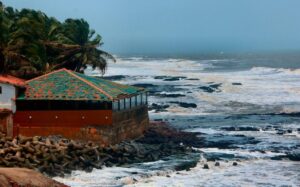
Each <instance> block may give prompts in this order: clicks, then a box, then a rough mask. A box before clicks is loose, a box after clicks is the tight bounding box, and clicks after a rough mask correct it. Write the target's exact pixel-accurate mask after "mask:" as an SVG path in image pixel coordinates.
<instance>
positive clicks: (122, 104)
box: [119, 99, 125, 110]
mask: <svg viewBox="0 0 300 187" xmlns="http://www.w3.org/2000/svg"><path fill="white" fill-rule="evenodd" d="M119 102H120V110H124V104H125V103H124V99H120V101H119Z"/></svg>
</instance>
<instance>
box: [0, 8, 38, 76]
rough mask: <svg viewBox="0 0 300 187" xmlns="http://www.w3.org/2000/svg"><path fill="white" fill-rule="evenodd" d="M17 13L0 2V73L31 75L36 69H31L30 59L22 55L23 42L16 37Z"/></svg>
mask: <svg viewBox="0 0 300 187" xmlns="http://www.w3.org/2000/svg"><path fill="white" fill-rule="evenodd" d="M14 16H15V11H14V10H13V9H12V8H10V7H7V8H5V7H4V5H3V4H2V3H1V2H0V73H2V74H13V75H15V76H22V75H21V74H31V73H32V72H33V71H34V69H33V68H32V67H31V64H30V61H29V59H28V58H27V57H26V56H25V55H23V54H22V52H21V50H22V47H21V46H22V42H23V41H22V40H19V39H18V38H16V37H15V36H14V34H15V32H14V28H15V25H14V20H12V19H11V18H12V17H14Z"/></svg>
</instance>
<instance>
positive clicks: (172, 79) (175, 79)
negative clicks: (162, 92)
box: [164, 77, 186, 81]
mask: <svg viewBox="0 0 300 187" xmlns="http://www.w3.org/2000/svg"><path fill="white" fill-rule="evenodd" d="M182 79H186V77H170V78H166V79H164V81H179V80H182Z"/></svg>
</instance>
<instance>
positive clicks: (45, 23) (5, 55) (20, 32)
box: [0, 1, 115, 79]
mask: <svg viewBox="0 0 300 187" xmlns="http://www.w3.org/2000/svg"><path fill="white" fill-rule="evenodd" d="M102 44H103V43H102V38H101V36H100V35H98V34H96V32H95V31H94V30H92V29H90V26H89V24H88V23H87V22H86V21H85V20H83V19H67V20H65V21H64V22H60V21H58V20H56V19H55V18H53V17H48V16H47V15H46V14H44V13H43V12H41V11H35V10H31V9H22V10H20V11H19V10H15V9H13V8H11V7H5V6H4V5H3V4H2V3H1V1H0V73H6V74H12V75H14V76H17V77H21V78H25V79H29V78H32V77H35V76H38V75H41V74H44V73H47V72H50V71H53V70H56V69H60V68H67V69H71V70H74V71H77V72H81V71H83V70H84V69H85V68H86V67H87V65H91V66H92V67H93V68H99V69H100V70H101V71H102V73H105V70H106V67H107V60H108V59H111V60H113V61H115V59H114V57H113V56H112V55H110V54H109V53H107V52H105V51H103V50H101V49H100V47H101V45H102Z"/></svg>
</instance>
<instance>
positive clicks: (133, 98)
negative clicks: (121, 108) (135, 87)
mask: <svg viewBox="0 0 300 187" xmlns="http://www.w3.org/2000/svg"><path fill="white" fill-rule="evenodd" d="M130 100H131V108H134V107H135V106H136V96H133V97H132V98H130Z"/></svg>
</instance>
